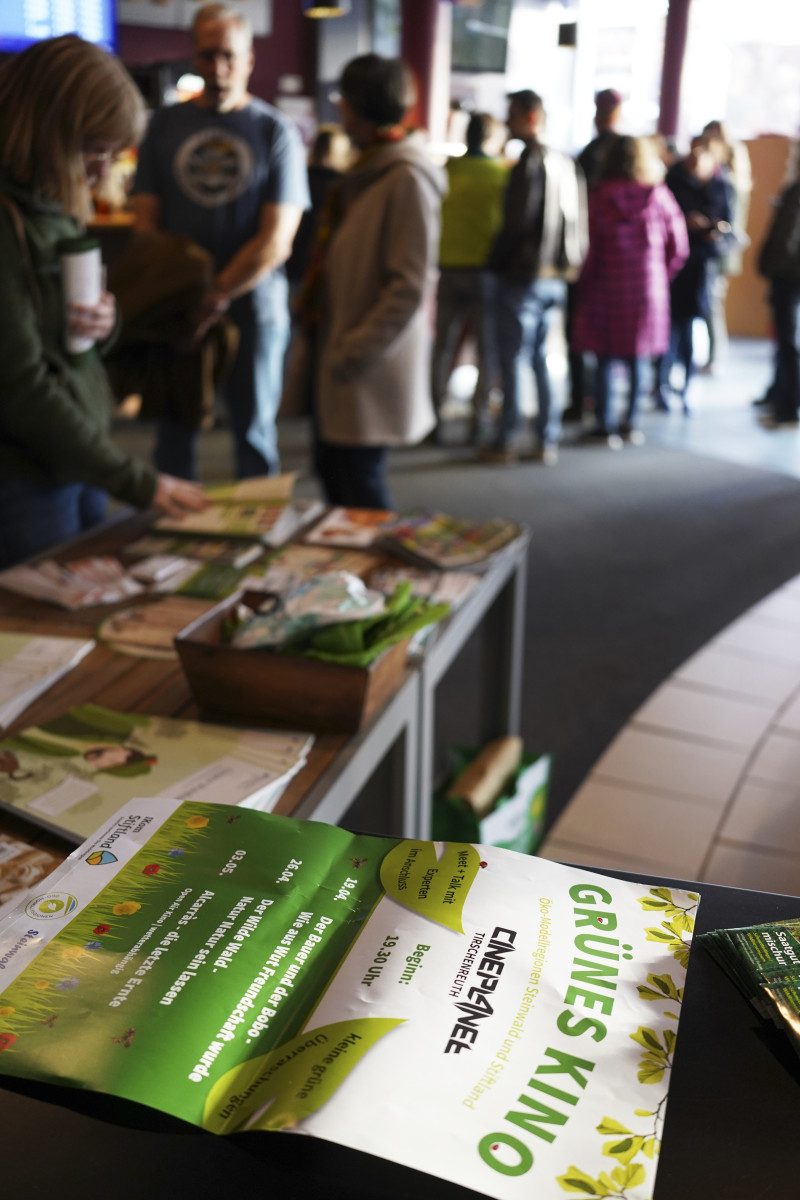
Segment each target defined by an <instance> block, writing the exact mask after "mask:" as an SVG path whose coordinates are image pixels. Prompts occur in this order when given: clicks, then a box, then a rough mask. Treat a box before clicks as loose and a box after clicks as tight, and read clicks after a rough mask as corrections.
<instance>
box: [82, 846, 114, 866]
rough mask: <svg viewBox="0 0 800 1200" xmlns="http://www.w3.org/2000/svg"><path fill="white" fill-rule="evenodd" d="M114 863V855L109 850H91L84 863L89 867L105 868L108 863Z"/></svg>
mask: <svg viewBox="0 0 800 1200" xmlns="http://www.w3.org/2000/svg"><path fill="white" fill-rule="evenodd" d="M116 861H117V856H116V854H112V853H111V851H110V850H93V851H92V853H91V854H88V855H87V856H86V862H87V863H88V864H89V866H90V867H107V866H108V865H109V863H115V862H116Z"/></svg>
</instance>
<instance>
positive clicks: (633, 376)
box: [594, 354, 644, 432]
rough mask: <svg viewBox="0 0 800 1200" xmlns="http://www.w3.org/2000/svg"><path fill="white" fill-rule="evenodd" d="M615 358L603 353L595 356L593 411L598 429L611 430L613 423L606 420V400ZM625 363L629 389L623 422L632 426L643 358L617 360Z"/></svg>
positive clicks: (608, 395)
mask: <svg viewBox="0 0 800 1200" xmlns="http://www.w3.org/2000/svg"><path fill="white" fill-rule="evenodd" d="M614 361H615V360H614V359H613V358H609V357H608V356H607V355H605V354H598V356H597V379H596V381H595V389H594V396H595V413H596V416H597V426H598V428H599V429H606V430H609V432H610V431H611V429H613V427H614V425H613V422H611V424H610V425H609V420H608V402H609V399H610V384H611V366H612V363H613V362H614ZM617 361H620V362H625V363H627V366H628V371H629V372H630V390H629V392H628V411H627V413H626V416H625V421H624V424H625V425H628V426H632V425H633V423H634V420H635V419H636V408H637V404H638V400H639V392H640V391H641V384H642V370H643V368H644V359H643V358H625V359H620V360H617Z"/></svg>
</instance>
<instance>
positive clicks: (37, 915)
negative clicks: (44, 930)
mask: <svg viewBox="0 0 800 1200" xmlns="http://www.w3.org/2000/svg"><path fill="white" fill-rule="evenodd" d="M77 907H78V901H77V899H76V898H75V896H71V895H70V893H69V892H46V893H45V894H44V895H43V896H36V897H35V898H34V899H33V900H29V901H28V903H27V904H26V905H25V912H26V913H27V914H28V916H29V917H33V918H34V919H35V920H37V921H47V920H53V919H54V918H58V917H68V916H70V915H71V914H72V913H73V912H74V911H75V909H76V908H77Z"/></svg>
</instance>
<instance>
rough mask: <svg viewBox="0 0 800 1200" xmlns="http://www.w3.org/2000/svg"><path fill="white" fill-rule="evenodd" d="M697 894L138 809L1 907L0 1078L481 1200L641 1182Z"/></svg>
mask: <svg viewBox="0 0 800 1200" xmlns="http://www.w3.org/2000/svg"><path fill="white" fill-rule="evenodd" d="M698 899H699V897H698V896H697V895H695V894H693V893H684V892H679V891H675V890H669V889H667V888H663V887H655V886H653V887H648V885H647V884H646V883H642V882H634V881H626V880H619V879H616V878H608V877H605V876H602V875H598V874H593V873H592V872H588V871H584V870H581V869H578V868H573V867H565V866H562V865H560V864H558V863H552V862H548V861H545V860H542V859H537V858H531V857H528V856H526V855H521V854H516V853H514V852H512V851H507V850H500V849H496V848H494V847H490V846H473V845H469V844H466V843H434V842H416V841H394V840H391V839H386V838H378V837H371V836H366V835H356V834H351V833H348V832H346V831H344V830H342V829H338V828H336V827H333V826H328V825H321V824H317V823H314V822H299V821H293V820H289V819H287V818H281V817H275V816H271V815H267V814H264V813H259V812H254V811H250V810H237V809H231V808H229V807H225V806H220V805H216V804H198V803H194V802H182V803H181V802H178V801H175V802H169V801H165V800H160V801H153V800H135V801H132V802H131V803H130V804H128V805H127V806H126V807H125V808H123V809H121V810H120V811H119V812H118V813H117V814H116V816H115V817H114V818H113V819H112V820H110V821H108V822H106V823H105V825H104V826H103V827H102V828H101V829H99V830H98V832H97V833H95V834H94V835H93V836H92V838H91V839H90V840H88V841H87V842H85V843H84V845H83V846H81V847H80V849H78V850H76V851H74V853H73V854H72V855H71V856H70V858H69V859H68V860H67V862H66V863H65V864H64V865H63V866H62V867H61V868H59V869H57V870H56V872H55V873H54V874H53V875H52V876H50V877H49V878H48V879H47V880H46V881H45V882H44V883H43V884H42V885H41V886H40V887H39V888H38V889H34V890H33V891H32V892H30V893H28V897H27V902H26V903H24V905H23V904H22V903H20V905H18V906H17V907H16V908H15V909H14V910H12V912H11V914H10V915H9V916H8V917H7V918H6V919H5V920H0V1073H2V1072H5V1073H8V1074H10V1075H16V1076H23V1077H26V1078H32V1079H37V1080H43V1081H46V1082H51V1083H60V1084H66V1085H68V1086H71V1087H78V1088H87V1089H92V1090H95V1091H98V1092H103V1093H107V1094H111V1095H115V1096H119V1097H124V1098H127V1099H130V1100H134V1101H138V1102H140V1103H142V1104H146V1105H150V1106H151V1107H153V1108H158V1109H161V1110H162V1111H164V1112H166V1113H170V1114H172V1115H173V1116H177V1117H180V1118H182V1119H184V1120H185V1121H188V1122H192V1123H194V1124H195V1125H198V1126H201V1127H202V1128H204V1129H206V1130H209V1131H211V1132H214V1133H220V1134H223V1133H232V1132H235V1131H240V1130H269V1131H274V1130H287V1131H291V1132H293V1133H305V1134H312V1135H314V1136H316V1137H320V1138H324V1139H327V1140H329V1141H333V1142H338V1143H340V1144H342V1145H345V1146H349V1147H352V1148H355V1149H358V1150H362V1151H366V1152H368V1153H370V1154H374V1155H379V1156H382V1157H383V1158H386V1159H390V1160H393V1161H397V1162H401V1163H405V1164H407V1165H408V1166H411V1167H414V1168H416V1169H418V1170H422V1171H427V1172H429V1173H430V1174H432V1175H437V1176H441V1177H444V1178H446V1179H449V1180H452V1181H454V1182H456V1183H458V1184H461V1185H463V1186H465V1187H469V1188H472V1189H475V1190H476V1191H479V1192H481V1193H482V1194H485V1195H487V1196H494V1197H498V1198H505V1197H508V1198H513V1197H525V1198H527V1200H529V1198H530V1197H532V1196H535V1197H536V1200H549V1198H553V1197H564V1195H565V1194H570V1193H571V1194H575V1193H581V1194H584V1195H596V1196H615V1197H616V1196H623V1197H625V1200H644V1198H645V1197H650V1196H652V1192H653V1184H654V1178H655V1172H656V1166H657V1161H658V1151H659V1146H660V1138H661V1132H662V1127H663V1122H664V1111H665V1102H666V1097H667V1091H668V1086H669V1077H670V1070H671V1066H672V1059H673V1053H674V1051H675V1043H676V1034H677V1028H678V1019H679V1015H680V1009H681V1002H682V998H683V987H684V980H685V975H686V968H687V965H688V958H689V943H690V940H691V933H692V929H693V925H694V912H695V909H696V906H697V902H698Z"/></svg>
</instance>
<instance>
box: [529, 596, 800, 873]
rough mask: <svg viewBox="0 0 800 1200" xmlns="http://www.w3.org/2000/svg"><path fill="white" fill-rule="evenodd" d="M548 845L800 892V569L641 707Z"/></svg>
mask: <svg viewBox="0 0 800 1200" xmlns="http://www.w3.org/2000/svg"><path fill="white" fill-rule="evenodd" d="M540 853H542V854H543V855H544V857H546V858H557V859H562V860H564V859H566V860H569V861H572V862H579V863H583V864H586V865H592V866H609V867H624V868H628V869H631V870H633V869H638V870H643V871H650V870H652V871H658V872H661V873H665V874H670V875H675V876H681V877H683V878H689V879H700V880H703V879H707V880H710V881H712V882H715V883H726V884H732V885H735V886H739V887H753V888H759V889H765V890H767V891H774V892H788V893H790V894H792V895H796V894H800V578H798V579H795V580H792V581H791V582H790V583H788V584H787V585H785V586H784V587H782V588H780V589H779V590H778V591H776V592H774V593H773V594H772V595H771V596H769V597H767V599H766V600H764V601H762V602H761V603H759V604H757V605H755V606H754V607H753V608H751V609H750V610H749V611H748V612H747V613H745V614H744V616H742V617H740V618H739V620H737V621H735V622H734V623H733V624H732V625H730V626H728V628H727V629H724V630H723V631H722V633H720V634H719V635H718V636H717V637H716V638H714V639H713V641H711V642H709V643H708V645H707V646H706V647H704V649H702V650H701V651H700V652H699V653H698V654H696V655H694V657H693V658H691V659H690V660H689V661H688V662H687V663H685V664H684V665H683V666H682V667H680V668H679V669H678V670H677V671H676V672H675V674H674V675H673V676H671V678H669V679H667V680H666V681H665V682H664V684H663V685H662V686H661V687H660V688H659V689H658V690H657V691H656V692H655V694H654V695H652V696H651V697H650V698H649V700H647V701H646V703H645V704H643V705H642V707H641V708H640V709H639V711H638V712H637V713H635V715H634V716H633V718H632V720H631V721H630V723H629V724H628V725H627V726H626V728H625V729H623V730H622V731H621V733H620V734H619V735H618V737H617V738H616V739H615V741H614V742H613V743H612V744H611V746H610V747H609V748H608V750H607V751H606V752H605V754H604V755H603V756H602V758H601V759H600V760H599V761H598V762H597V763H596V765H595V767H594V769H593V771H592V772H591V774H590V776H589V778H588V779H587V780H586V781H585V783H584V784H583V785H582V787H581V788H580V789H579V790H578V792H577V794H576V795H575V796H574V797H573V799H572V801H571V802H570V804H569V805H568V806H567V808H566V809H565V811H564V812H563V814H562V815H561V817H560V818H559V820H558V821H557V822H556V824H555V826H554V827H553V829H552V831H551V832H550V835H549V837H548V838H547V839H546V842H545V845H544V847H543V849H542V851H541V852H540ZM636 864H638V868H637V867H636Z"/></svg>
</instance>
